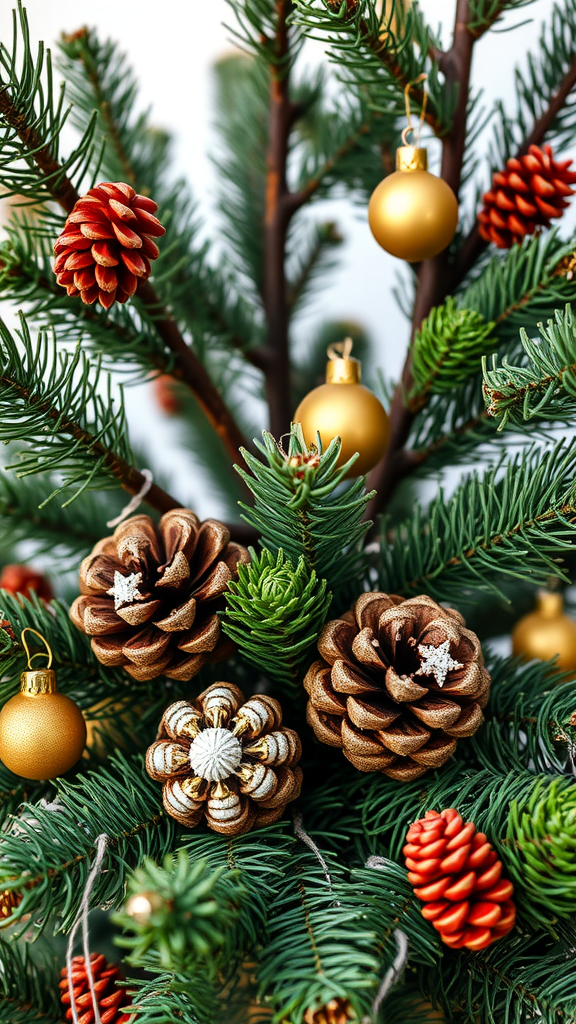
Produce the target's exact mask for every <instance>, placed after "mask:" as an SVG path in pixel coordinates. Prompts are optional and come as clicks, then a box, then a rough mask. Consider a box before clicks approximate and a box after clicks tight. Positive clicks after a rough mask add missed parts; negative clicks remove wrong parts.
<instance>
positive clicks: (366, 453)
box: [294, 338, 390, 476]
mask: <svg viewBox="0 0 576 1024" xmlns="http://www.w3.org/2000/svg"><path fill="white" fill-rule="evenodd" d="M351 352H352V339H351V338H346V339H345V341H343V342H339V343H338V344H336V345H330V346H329V348H328V362H327V364H326V383H325V384H321V385H320V387H317V388H314V390H313V391H311V392H310V393H309V394H308V395H306V397H305V398H303V399H302V401H301V402H300V405H299V406H298V408H297V409H296V412H295V413H294V422H295V423H300V424H301V426H302V431H303V434H304V439H305V441H306V443H307V444H308V446H309V447H310V446H311V445H314V444H315V443H316V437H317V434H319V435H320V440H321V442H322V446H323V448H327V447H328V445H329V443H330V441H331V440H332V438H334V437H340V439H341V442H342V447H341V449H340V458H339V460H338V461H339V464H340V465H341V466H343V465H344V464H345V463H346V462H348V460H349V459H351V458H352V456H353V455H355V454H356V452H358V458H357V459H356V461H355V463H354V465H353V466H352V467H351V468H350V470H349V472H348V474H347V475H348V476H363V475H364V474H365V473H368V472H369V470H371V469H372V468H373V467H374V466H375V465H376V464H377V463H378V462H379V461H380V459H381V458H382V456H383V455H384V452H385V451H386V448H387V447H388V441H389V439H390V423H389V420H388V414H387V412H386V410H385V408H384V406H383V405H382V403H381V401H380V400H379V399H378V398H377V397H376V395H375V394H374V393H373V392H372V391H370V389H369V388H367V387H365V386H364V385H363V384H361V383H360V380H361V374H362V367H361V363H360V360H359V359H354V358H353V357H352V355H351Z"/></svg>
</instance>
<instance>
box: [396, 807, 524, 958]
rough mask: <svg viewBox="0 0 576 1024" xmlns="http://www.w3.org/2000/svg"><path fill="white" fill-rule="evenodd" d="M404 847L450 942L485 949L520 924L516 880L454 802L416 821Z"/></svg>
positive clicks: (430, 913) (428, 912) (417, 884)
mask: <svg viewBox="0 0 576 1024" xmlns="http://www.w3.org/2000/svg"><path fill="white" fill-rule="evenodd" d="M406 839H407V843H406V846H405V847H404V849H403V851H402V852H403V853H404V857H405V859H406V867H407V868H408V881H409V882H410V884H411V885H412V886H414V894H415V895H416V896H417V897H418V899H420V900H422V901H423V902H424V903H425V904H426V906H424V907H423V908H422V916H423V917H424V918H426V920H427V921H431V923H432V924H433V925H434V927H435V928H436V930H437V931H439V932H440V936H441V938H442V941H443V942H445V943H446V945H447V946H452V947H453V948H454V949H460V948H461V947H462V946H466V948H467V949H485V948H486V946H490V945H491V944H492V943H493V942H496V940H497V939H501V938H502V936H504V935H506V934H507V933H508V932H509V931H511V930H512V928H513V927H514V923H515V921H516V908H515V906H514V903H513V902H512V900H511V899H510V897H511V896H512V893H513V892H514V887H513V885H512V882H509V881H508V880H507V879H505V878H502V861H501V860H499V858H498V856H497V854H496V853H495V851H494V850H493V849H492V846H491V844H490V843H489V842H488V841H487V839H486V836H485V835H484V833H483V832H477V831H476V826H475V825H474V824H473V823H472V822H471V821H469V822H468V823H467V824H464V822H463V820H462V818H461V817H460V815H459V814H458V811H456V810H455V809H454V808H453V807H452V808H450V809H449V810H447V811H442V813H441V814H438V813H437V812H436V811H428V812H427V813H426V815H425V816H424V817H423V818H421V819H420V821H416V822H414V824H413V825H411V826H410V828H409V829H408V833H407V835H406Z"/></svg>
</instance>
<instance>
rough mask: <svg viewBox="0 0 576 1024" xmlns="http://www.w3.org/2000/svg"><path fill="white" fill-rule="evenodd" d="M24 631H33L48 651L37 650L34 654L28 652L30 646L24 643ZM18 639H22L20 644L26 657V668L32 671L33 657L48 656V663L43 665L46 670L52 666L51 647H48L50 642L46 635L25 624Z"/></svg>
mask: <svg viewBox="0 0 576 1024" xmlns="http://www.w3.org/2000/svg"><path fill="white" fill-rule="evenodd" d="M25 633H34V636H37V637H38V639H39V640H41V641H42V643H43V644H44V646H45V648H46V651H47V652H48V653H46V651H37V652H36V654H30V648H29V647H28V644H27V643H26V640H25V638H24V634H25ZM20 640H21V641H22V646H23V647H24V650H25V651H26V657H27V658H28V668H29V669H30V671H34V666H33V665H32V662H33V661H34V658H48V664H47V665H46V666H45V668H46V671H47V670H48V669H49V668H51V667H52V648H51V647H50V644H49V643H48V641H47V639H46V637H45V636H42V633H39V632H38V630H37V629H32V627H31V626H26V628H25V629H23V630H22V633H21V635H20Z"/></svg>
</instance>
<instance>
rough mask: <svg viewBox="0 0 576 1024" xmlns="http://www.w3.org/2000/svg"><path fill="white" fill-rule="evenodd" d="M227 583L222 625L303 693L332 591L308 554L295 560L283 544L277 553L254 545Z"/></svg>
mask: <svg viewBox="0 0 576 1024" xmlns="http://www.w3.org/2000/svg"><path fill="white" fill-rule="evenodd" d="M250 554H251V561H250V562H249V564H248V565H240V566H239V567H238V579H237V580H235V581H233V582H231V583H230V584H229V585H228V590H227V592H226V611H225V612H224V613H223V616H222V629H223V630H224V632H225V633H226V634H227V636H229V637H230V638H231V639H232V640H234V642H235V643H236V644H237V645H238V647H239V649H240V653H241V654H242V655H243V657H244V658H246V659H247V660H248V661H249V662H250V663H251V664H252V665H254V666H255V667H256V668H257V669H260V670H261V671H263V672H264V673H266V674H267V675H269V677H270V678H271V679H272V680H274V682H278V683H282V684H284V685H286V686H289V687H290V688H291V689H292V690H293V691H294V693H295V695H298V694H301V692H302V691H301V688H300V687H299V686H298V685H297V678H298V674H299V670H300V668H301V667H302V664H303V663H304V662H305V661H306V659H307V656H308V653H309V651H310V649H311V647H312V645H313V644H314V642H315V640H316V639H317V637H318V634H319V632H320V630H321V628H322V626H323V624H324V620H325V618H326V615H327V612H328V608H329V606H330V601H331V599H332V595H331V593H330V592H329V591H328V589H327V586H326V580H321V579H319V578H318V576H317V574H316V572H315V570H314V569H311V568H310V567H309V566H308V565H307V564H306V560H305V558H304V556H303V555H301V556H300V558H299V559H298V562H297V564H296V565H293V563H292V562H291V561H290V559H289V558H286V556H285V555H284V552H283V551H282V549H280V550H279V551H278V552H277V554H276V555H273V554H272V552H270V551H267V550H266V548H264V549H263V550H262V551H261V552H260V554H257V553H256V552H255V551H254V549H253V548H251V549H250Z"/></svg>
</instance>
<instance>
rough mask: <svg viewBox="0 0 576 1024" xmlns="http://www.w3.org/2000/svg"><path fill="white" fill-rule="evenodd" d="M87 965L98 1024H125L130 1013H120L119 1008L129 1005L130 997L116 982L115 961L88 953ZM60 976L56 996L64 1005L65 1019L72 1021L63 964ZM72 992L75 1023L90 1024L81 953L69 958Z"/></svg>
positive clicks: (90, 1008) (91, 1014)
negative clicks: (88, 965) (75, 1016)
mask: <svg viewBox="0 0 576 1024" xmlns="http://www.w3.org/2000/svg"><path fill="white" fill-rule="evenodd" d="M90 965H91V967H92V977H93V978H94V990H95V992H96V1001H97V1003H98V1009H99V1011H100V1020H101V1021H102V1024H128V1022H129V1021H131V1020H133V1015H132V1014H130V1013H124V1011H123V1009H122V1007H123V1006H129V1005H130V1003H131V999H130V996H129V995H127V993H126V990H125V989H123V988H119V987H118V986H117V984H116V982H118V981H119V980H120V979H121V974H120V968H119V967H118V966H117V965H116V964H109V963H107V962H106V957H105V956H102V954H101V953H92V955H91V957H90ZM60 976H61V978H62V980H61V982H60V991H61V993H62V994H61V996H60V998H61V1000H62V1004H63V1005H64V1006H65V1007H66V1014H65V1019H66V1020H72V1019H73V1017H72V1007H71V1005H70V990H69V986H68V972H67V970H66V968H65V967H64V968H63V969H62V971H61V972H60ZM72 991H73V993H74V1003H75V1006H76V1012H77V1014H78V1024H93V1021H94V1020H95V1014H94V1008H93V1005H92V995H91V993H90V987H89V984H88V975H87V973H86V961H85V960H84V957H83V956H75V957H74V958H73V960H72Z"/></svg>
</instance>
